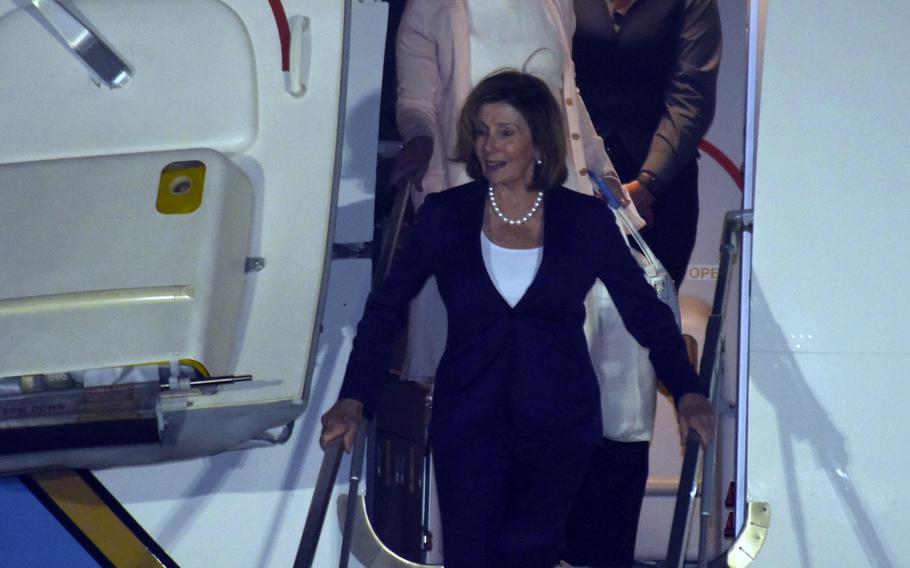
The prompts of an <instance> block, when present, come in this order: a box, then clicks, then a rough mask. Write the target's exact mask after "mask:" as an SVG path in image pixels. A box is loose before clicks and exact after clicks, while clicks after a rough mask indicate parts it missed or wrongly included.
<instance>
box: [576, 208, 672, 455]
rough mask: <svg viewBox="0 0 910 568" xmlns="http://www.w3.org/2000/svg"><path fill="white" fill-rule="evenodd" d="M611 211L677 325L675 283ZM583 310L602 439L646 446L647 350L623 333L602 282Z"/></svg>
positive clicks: (651, 394) (650, 425) (653, 386)
mask: <svg viewBox="0 0 910 568" xmlns="http://www.w3.org/2000/svg"><path fill="white" fill-rule="evenodd" d="M613 212H614V213H615V214H616V224H617V226H618V227H619V230H620V231H621V232H623V233H625V234H628V235H630V236H631V237H632V238H633V239H634V240H635V243H636V244H637V245H638V247H639V249H640V250H641V253H639V252H638V251H636V250H635V249H633V248H632V247H630V250H631V251H632V254H633V256H635V257H636V260H638V263H639V265H641V267H642V270H643V272H644V276H645V279H646V280H647V281H648V283H649V284H651V286H652V287H654V290H655V292H657V296H658V298H660V299H661V301H663V302H664V303H665V304H667V305H668V306H669V307H670V309H671V310H672V311H673V314H674V316H675V317H676V323H677V325H678V324H679V300H678V298H677V297H676V288H675V286H674V285H673V280H672V279H671V278H670V275H669V274H668V273H667V271H666V269H665V268H664V267H663V265H662V264H661V263H660V261H658V260H657V257H655V256H654V253H653V252H652V251H651V249H650V247H648V245H647V244H646V243H645V241H644V239H642V238H641V235H639V233H638V231H637V230H636V229H635V227H634V226H633V225H632V222H631V221H630V219H629V218H628V216H627V215H626V213H625V211H624V210H623V209H622V208H620V207H614V208H613ZM585 308H586V310H587V318H586V320H585V335H586V336H587V339H588V348H589V351H590V354H591V361H592V362H593V364H594V371H595V372H596V373H597V379H598V381H599V382H600V404H601V415H602V418H603V432H604V437H605V438H608V439H610V440H614V441H617V442H645V441H648V440H650V439H651V431H652V430H653V429H654V413H655V410H656V406H657V376H656V374H655V372H654V368H653V367H652V366H651V361H650V360H649V359H648V350H647V349H645V348H644V347H642V346H641V345H640V344H639V343H638V342H637V341H636V340H635V338H634V337H632V335H630V334H629V332H628V331H627V330H626V327H625V325H623V322H622V319H621V318H620V316H619V312H618V311H617V309H616V305H615V304H614V303H613V299H612V298H611V297H610V293H609V292H608V291H607V288H606V286H604V285H603V284H602V283H601V282H600V281H598V282H597V283H596V284H595V286H594V287H593V288H592V289H591V291H590V292H589V293H588V296H587V298H586V300H585Z"/></svg>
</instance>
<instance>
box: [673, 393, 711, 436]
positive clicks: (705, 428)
mask: <svg viewBox="0 0 910 568" xmlns="http://www.w3.org/2000/svg"><path fill="white" fill-rule="evenodd" d="M676 413H677V414H676V415H677V420H678V421H679V432H680V435H681V436H682V441H683V445H685V443H686V436H688V435H689V428H691V429H693V430H695V432H697V433H698V435H699V437H700V438H701V445H702V447H705V448H707V447H708V445H709V444H710V443H711V441H712V440H713V439H714V428H715V418H714V408H713V407H712V406H711V403H710V402H709V401H708V399H707V398H705V397H704V396H703V395H700V394H698V393H694V392H690V393H687V394H684V395H683V396H682V398H680V399H679V405H678V406H677V408H676Z"/></svg>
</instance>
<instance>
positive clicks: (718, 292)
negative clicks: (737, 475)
mask: <svg viewBox="0 0 910 568" xmlns="http://www.w3.org/2000/svg"><path fill="white" fill-rule="evenodd" d="M751 227H752V210H748V209H747V210H742V211H730V212H728V213H727V214H726V216H725V219H724V228H723V233H722V235H721V241H720V265H719V268H718V274H717V287H716V288H715V290H714V304H713V306H712V308H711V315H710V316H709V318H708V325H707V329H706V330H705V342H704V348H703V350H702V357H701V364H700V365H699V369H698V378H699V382H700V383H701V384H702V385H703V386H706V387H707V390H708V392H709V393H710V395H711V400H712V404H713V405H714V410H715V415H717V413H718V412H717V411H718V407H719V404H720V400H721V398H722V397H720V396H719V395H717V393H716V392H715V390H716V386H717V384H716V383H717V381H716V378H717V375H718V372H719V370H720V368H721V354H722V352H723V324H724V315H725V314H724V308H725V306H726V303H727V293H728V288H729V284H730V275H731V274H732V273H733V272H732V271H731V268H732V266H733V263H734V262H735V256H736V255H735V253H736V251H737V242H738V239H737V237H738V235H739V234H740V233H741V232H742V231H743V230H749V229H751ZM716 450H717V437H716V436H715V439H714V441H713V442H712V443H711V445H710V446H708V448H707V450H706V452H705V455H704V468H703V474H702V477H703V479H702V503H701V519H700V520H701V526H700V528H701V531H700V535H699V538H700V542H699V549H698V555H699V557H698V566H699V567H700V568H706V567H707V566H708V558H707V540H706V539H707V534H708V530H707V529H708V522H709V520H710V517H711V510H710V502H709V500H708V499H706V498H705V497H704V496H706V495H709V494H711V493H712V492H713V485H714V481H715V479H714V478H715V461H716ZM701 458H702V448H701V438H700V437H699V436H698V434H697V433H695V431H694V430H690V431H689V434H688V437H687V438H686V449H685V454H684V457H683V464H682V468H681V471H680V476H679V488H678V489H677V493H676V507H675V509H674V511H673V524H672V526H671V529H670V541H669V544H668V545H667V555H666V559H665V560H664V563H663V565H662V566H663V568H683V566H684V564H685V561H686V550H687V548H688V537H689V532H690V525H691V520H692V509H693V506H694V503H695V496H696V493H697V491H698V466H699V462H700V461H702V460H701Z"/></svg>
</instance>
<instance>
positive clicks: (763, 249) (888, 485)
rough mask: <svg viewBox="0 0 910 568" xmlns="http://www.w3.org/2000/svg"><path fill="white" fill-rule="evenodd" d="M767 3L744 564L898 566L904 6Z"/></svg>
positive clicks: (909, 354)
mask: <svg viewBox="0 0 910 568" xmlns="http://www.w3.org/2000/svg"><path fill="white" fill-rule="evenodd" d="M766 8H767V14H766V16H767V28H766V35H765V46H764V59H763V62H762V63H763V70H762V81H761V97H760V112H759V117H758V123H757V135H758V139H757V140H758V143H757V156H756V170H755V232H754V240H753V253H754V256H753V274H752V295H751V308H752V317H751V347H750V349H751V353H750V369H749V417H748V497H749V498H750V499H753V500H761V501H768V502H769V503H770V505H771V510H772V515H771V527H770V531H769V533H768V540H767V542H766V544H765V547H764V549H763V550H762V552H761V553H760V555H759V558H758V560H757V561H756V562H755V565H756V566H769V567H780V566H801V567H804V568H812V567H823V566H824V567H851V568H852V567H854V566H873V567H892V566H902V565H904V564H905V560H904V558H906V556H907V554H908V552H910V543H908V541H907V538H906V533H907V528H908V526H907V521H906V515H905V514H904V513H905V511H906V508H907V504H908V499H910V498H908V497H907V495H906V492H904V491H902V489H901V488H902V487H903V486H904V482H905V478H906V469H907V466H908V459H907V457H906V455H905V452H904V450H903V449H902V430H903V427H904V425H905V424H906V412H905V410H904V408H903V401H904V400H905V399H907V397H908V396H910V391H908V386H907V380H906V379H907V377H908V371H907V369H908V363H910V350H908V347H907V342H906V339H907V335H908V334H907V321H908V317H910V303H908V302H907V298H906V293H905V291H904V290H903V286H902V283H903V282H904V281H905V280H907V277H908V268H907V264H906V263H905V262H903V256H905V251H906V248H907V242H908V239H910V228H908V223H907V219H908V216H910V201H908V200H907V199H906V190H905V186H906V185H907V180H906V178H907V176H906V175H905V172H904V171H903V169H904V168H903V167H902V165H903V164H904V163H905V161H906V160H905V156H904V154H905V152H906V133H907V132H908V131H910V113H908V112H907V109H906V104H907V100H908V98H910V75H908V72H907V60H908V57H910V40H908V36H907V34H906V30H907V28H908V26H910V7H908V6H907V5H906V4H904V3H895V2H880V3H867V4H864V5H863V6H862V7H861V9H860V10H858V11H855V10H848V9H845V8H846V6H833V5H831V4H830V3H823V2H816V1H811V2H773V3H770V4H769V5H768V6H767V7H766Z"/></svg>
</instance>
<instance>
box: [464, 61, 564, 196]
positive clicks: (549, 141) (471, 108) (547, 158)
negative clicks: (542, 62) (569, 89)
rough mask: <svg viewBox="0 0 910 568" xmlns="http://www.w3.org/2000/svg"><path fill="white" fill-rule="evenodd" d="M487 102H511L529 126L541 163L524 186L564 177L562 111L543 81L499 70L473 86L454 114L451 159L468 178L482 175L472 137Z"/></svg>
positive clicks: (550, 182) (541, 187) (538, 186)
mask: <svg viewBox="0 0 910 568" xmlns="http://www.w3.org/2000/svg"><path fill="white" fill-rule="evenodd" d="M490 103H506V104H509V105H511V106H512V107H513V108H515V110H517V111H518V112H519V113H521V116H522V117H523V118H524V119H525V121H526V122H527V123H528V126H529V127H530V130H531V143H532V144H533V145H534V148H535V149H536V150H537V151H538V152H540V159H541V161H542V162H543V164H541V165H540V166H537V167H535V168H534V177H533V178H532V180H531V187H529V188H528V189H531V190H534V191H538V190H546V189H550V188H552V187H557V186H560V185H562V184H563V183H564V182H565V181H566V177H567V176H568V170H567V169H566V135H565V127H564V126H563V122H562V113H561V112H560V109H559V105H558V103H557V102H556V99H554V98H553V95H552V94H551V93H550V88H549V87H547V84H546V83H544V82H543V81H541V80H540V79H538V78H537V77H534V76H533V75H528V74H527V73H521V72H520V71H500V72H498V73H495V74H493V75H490V76H488V77H486V78H485V79H483V80H482V81H481V82H480V83H478V84H477V86H476V87H474V90H473V91H471V93H470V94H469V95H468V98H467V99H466V100H465V102H464V106H463V107H462V108H461V115H460V116H459V117H458V125H457V129H458V131H457V138H456V140H455V153H454V156H452V160H453V161H456V162H464V164H465V169H466V170H467V172H468V175H469V176H471V178H473V179H481V178H483V169H482V168H481V165H480V160H478V159H477V155H476V154H475V153H474V139H475V137H476V132H477V130H478V126H479V125H478V123H477V121H478V116H479V114H480V107H482V106H483V105H485V104H490Z"/></svg>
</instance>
